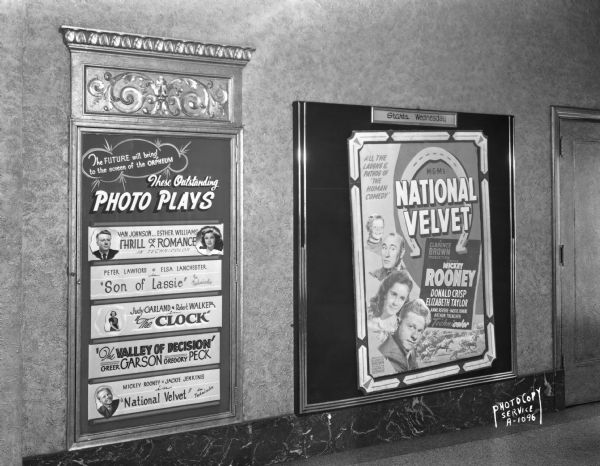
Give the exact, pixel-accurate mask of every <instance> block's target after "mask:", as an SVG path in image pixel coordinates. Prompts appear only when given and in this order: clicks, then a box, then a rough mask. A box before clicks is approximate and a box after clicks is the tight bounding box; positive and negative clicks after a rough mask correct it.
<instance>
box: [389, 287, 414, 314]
mask: <svg viewBox="0 0 600 466" xmlns="http://www.w3.org/2000/svg"><path fill="white" fill-rule="evenodd" d="M409 293H410V291H409V289H408V286H406V285H405V284H404V283H397V282H396V283H394V284H393V285H392V287H391V288H390V289H389V290H388V292H387V294H386V295H385V303H384V305H383V313H382V316H385V317H389V316H392V315H395V314H398V312H399V311H400V308H402V306H403V304H404V303H405V302H406V299H407V298H408V295H409Z"/></svg>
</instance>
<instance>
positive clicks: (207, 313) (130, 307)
mask: <svg viewBox="0 0 600 466" xmlns="http://www.w3.org/2000/svg"><path fill="white" fill-rule="evenodd" d="M222 301H223V300H222V298H221V296H209V297H189V298H179V299H164V300H155V301H143V302H130V303H114V304H101V305H94V306H92V308H91V315H92V319H91V337H92V338H111V337H120V336H128V335H142V334H145V333H161V332H173V331H178V330H201V329H206V328H215V327H221V325H222V314H223V307H222Z"/></svg>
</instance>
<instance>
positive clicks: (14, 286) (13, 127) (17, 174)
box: [0, 0, 24, 464]
mask: <svg viewBox="0 0 600 466" xmlns="http://www.w3.org/2000/svg"><path fill="white" fill-rule="evenodd" d="M3 6H4V7H3V8H2V9H1V10H0V24H2V25H4V26H3V27H2V28H1V29H0V57H2V63H3V68H4V80H5V84H6V83H9V84H10V93H9V94H8V93H5V92H6V91H7V90H8V89H9V86H7V85H5V87H4V90H5V92H3V93H2V98H0V115H2V118H1V119H0V154H1V155H0V244H2V248H1V249H0V264H2V265H1V266H0V393H1V394H2V397H0V418H1V419H2V422H0V458H2V459H0V463H2V462H3V461H6V464H18V463H19V462H20V461H21V408H22V406H23V403H22V401H23V399H22V397H21V380H22V378H21V375H22V364H21V354H22V353H21V342H20V335H21V323H22V319H21V309H22V293H21V280H20V279H21V232H22V230H23V219H22V217H21V206H22V200H21V199H22V194H23V192H22V189H21V182H22V163H23V162H22V158H21V154H22V152H23V151H22V146H21V140H22V131H23V118H22V113H23V112H22V97H23V86H22V72H23V58H22V55H23V40H22V39H23V36H22V33H21V31H22V27H23V18H24V15H23V11H24V10H23V8H22V5H21V4H20V3H19V2H18V0H14V1H10V2H6V4H5V5H3Z"/></svg>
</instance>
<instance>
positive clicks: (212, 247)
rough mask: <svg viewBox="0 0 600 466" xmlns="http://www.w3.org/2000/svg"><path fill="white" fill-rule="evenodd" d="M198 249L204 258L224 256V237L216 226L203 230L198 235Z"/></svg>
mask: <svg viewBox="0 0 600 466" xmlns="http://www.w3.org/2000/svg"><path fill="white" fill-rule="evenodd" d="M196 249H197V250H198V252H199V253H200V254H201V255H203V256H212V255H222V254H223V236H222V235H221V230H219V229H218V228H217V227H215V226H207V227H204V228H202V229H201V230H200V231H199V232H198V233H197V234H196Z"/></svg>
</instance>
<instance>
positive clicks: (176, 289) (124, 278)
mask: <svg viewBox="0 0 600 466" xmlns="http://www.w3.org/2000/svg"><path fill="white" fill-rule="evenodd" d="M90 277H91V278H90V298H91V299H114V298H129V297H132V296H148V295H165V294H174V293H198V292H203V291H219V290H220V289H221V261H220V260H213V261H186V262H161V263H149V264H119V265H102V266H98V267H91V270H90Z"/></svg>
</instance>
